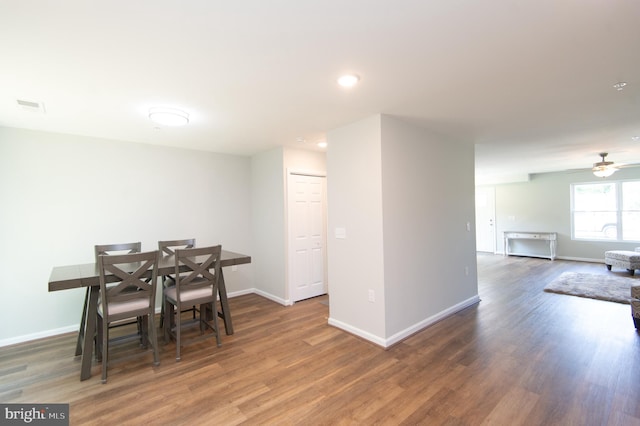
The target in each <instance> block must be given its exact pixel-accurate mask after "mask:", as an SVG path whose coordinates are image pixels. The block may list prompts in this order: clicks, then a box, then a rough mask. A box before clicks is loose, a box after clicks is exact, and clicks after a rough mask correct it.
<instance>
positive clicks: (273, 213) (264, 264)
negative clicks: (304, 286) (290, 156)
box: [251, 147, 286, 304]
mask: <svg viewBox="0 0 640 426" xmlns="http://www.w3.org/2000/svg"><path fill="white" fill-rule="evenodd" d="M284 188H285V186H284V152H283V148H282V147H279V148H274V149H272V150H269V151H266V152H263V153H260V154H257V155H254V156H253V157H251V207H252V209H251V223H252V226H251V228H252V230H251V231H252V232H251V233H252V236H253V253H252V254H253V257H252V263H253V267H254V274H255V277H256V279H255V280H254V286H255V289H256V291H257V292H258V293H259V294H261V295H263V296H265V297H267V298H269V299H272V300H274V301H276V302H278V303H281V304H286V286H285V282H286V280H285V274H286V269H285V265H286V261H285V257H286V253H285V204H284V200H285V193H284Z"/></svg>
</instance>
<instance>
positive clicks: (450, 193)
mask: <svg viewBox="0 0 640 426" xmlns="http://www.w3.org/2000/svg"><path fill="white" fill-rule="evenodd" d="M381 128H382V137H381V140H382V198H383V224H384V226H383V233H384V283H385V304H386V306H385V314H386V316H385V321H386V323H385V329H386V335H385V337H386V338H387V339H392V340H393V336H405V337H406V335H409V334H411V333H412V332H415V331H417V329H420V328H422V327H424V326H426V325H429V324H430V323H431V322H433V319H434V318H438V317H439V315H442V314H443V313H447V312H448V311H449V310H450V309H455V307H457V306H468V305H469V304H471V303H475V302H477V300H478V285H477V272H476V252H475V226H474V223H475V207H474V198H475V187H474V147H473V144H472V143H462V142H453V141H448V140H445V139H443V138H442V137H440V136H438V135H435V134H433V133H430V132H429V131H428V130H426V129H423V128H419V127H417V126H414V125H411V124H408V123H406V122H403V121H401V120H400V119H397V118H395V117H391V116H387V115H383V116H382V126H381Z"/></svg>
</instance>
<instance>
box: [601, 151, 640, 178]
mask: <svg viewBox="0 0 640 426" xmlns="http://www.w3.org/2000/svg"><path fill="white" fill-rule="evenodd" d="M598 155H599V156H600V157H602V161H598V162H597V163H593V168H592V169H591V171H592V172H593V174H594V175H596V176H597V177H602V178H605V177H609V176H611V175H612V174H614V173H615V172H617V171H618V170H620V169H621V168H624V167H638V166H640V164H618V165H617V166H616V165H614V164H613V161H607V155H608V153H606V152H601V153H600V154H598Z"/></svg>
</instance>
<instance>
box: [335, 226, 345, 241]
mask: <svg viewBox="0 0 640 426" xmlns="http://www.w3.org/2000/svg"><path fill="white" fill-rule="evenodd" d="M335 235H336V238H339V239H345V238H347V230H346V229H345V228H336V231H335Z"/></svg>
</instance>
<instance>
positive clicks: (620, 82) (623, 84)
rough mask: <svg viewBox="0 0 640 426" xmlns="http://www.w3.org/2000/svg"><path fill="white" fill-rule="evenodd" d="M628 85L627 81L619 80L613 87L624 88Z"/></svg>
mask: <svg viewBox="0 0 640 426" xmlns="http://www.w3.org/2000/svg"><path fill="white" fill-rule="evenodd" d="M626 85H627V82H626V81H619V82H617V83H616V84H614V85H613V88H614V89H616V90H622V89H624V87H625V86H626Z"/></svg>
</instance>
